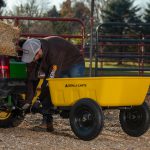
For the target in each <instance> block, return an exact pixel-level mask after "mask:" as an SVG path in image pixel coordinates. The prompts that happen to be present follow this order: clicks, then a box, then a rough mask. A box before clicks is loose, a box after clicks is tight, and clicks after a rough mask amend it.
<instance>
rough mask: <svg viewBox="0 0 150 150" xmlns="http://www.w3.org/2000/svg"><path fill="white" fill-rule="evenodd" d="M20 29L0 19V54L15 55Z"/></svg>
mask: <svg viewBox="0 0 150 150" xmlns="http://www.w3.org/2000/svg"><path fill="white" fill-rule="evenodd" d="M19 35H20V30H19V28H17V27H13V26H11V25H8V24H6V23H4V22H2V21H0V55H8V56H16V55H17V53H16V46H15V45H16V44H15V43H16V42H17V39H18V38H19Z"/></svg>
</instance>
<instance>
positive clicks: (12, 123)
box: [0, 111, 24, 128]
mask: <svg viewBox="0 0 150 150" xmlns="http://www.w3.org/2000/svg"><path fill="white" fill-rule="evenodd" d="M9 113H10V115H9V117H7V118H6V119H4V118H3V119H1V118H0V128H10V127H17V126H19V125H20V124H21V123H22V121H23V120H24V116H21V115H18V113H17V112H16V111H12V112H9Z"/></svg>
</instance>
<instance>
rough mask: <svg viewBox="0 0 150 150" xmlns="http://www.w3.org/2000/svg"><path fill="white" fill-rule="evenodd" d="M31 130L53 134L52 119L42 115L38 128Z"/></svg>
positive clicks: (49, 116)
mask: <svg viewBox="0 0 150 150" xmlns="http://www.w3.org/2000/svg"><path fill="white" fill-rule="evenodd" d="M33 130H35V131H47V132H53V131H54V128H53V119H52V116H51V115H43V121H42V123H41V124H40V125H39V126H36V127H35V128H34V129H33Z"/></svg>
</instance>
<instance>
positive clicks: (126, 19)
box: [102, 0, 141, 64]
mask: <svg viewBox="0 0 150 150" xmlns="http://www.w3.org/2000/svg"><path fill="white" fill-rule="evenodd" d="M133 2H134V1H133V0H113V1H110V2H109V3H108V5H107V7H106V8H105V9H104V10H103V16H102V17H103V21H104V23H107V22H119V23H140V22H141V20H140V16H138V15H137V12H138V11H139V10H140V8H139V7H137V6H133ZM102 29H103V33H104V34H111V35H120V36H123V35H125V34H128V33H131V32H132V33H133V34H135V33H136V34H137V33H139V32H140V27H135V26H130V27H128V26H122V25H115V26H113V25H108V26H104V27H103V28H102ZM105 50H107V49H105ZM127 50H129V48H127V47H123V46H120V47H118V48H117V49H114V48H113V47H109V52H110V51H117V52H120V53H122V52H124V51H127ZM118 64H122V60H121V59H120V60H119V61H118Z"/></svg>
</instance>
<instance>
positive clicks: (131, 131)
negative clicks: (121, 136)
mask: <svg viewBox="0 0 150 150" xmlns="http://www.w3.org/2000/svg"><path fill="white" fill-rule="evenodd" d="M119 118H120V124H121V127H122V129H123V131H124V132H125V133H127V134H128V135H130V136H133V137H138V136H141V135H143V134H144V133H145V132H146V131H147V130H148V129H149V125H150V111H149V107H148V105H147V103H145V102H144V103H143V105H141V106H135V107H132V108H131V109H129V110H120V115H119Z"/></svg>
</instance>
